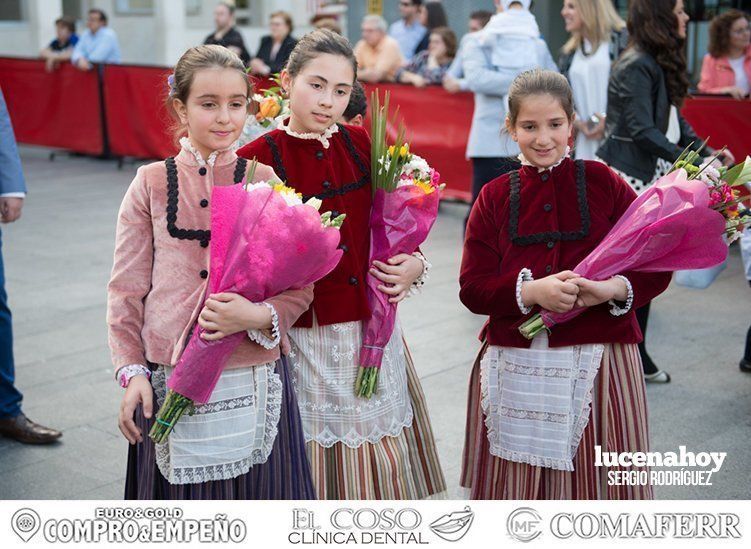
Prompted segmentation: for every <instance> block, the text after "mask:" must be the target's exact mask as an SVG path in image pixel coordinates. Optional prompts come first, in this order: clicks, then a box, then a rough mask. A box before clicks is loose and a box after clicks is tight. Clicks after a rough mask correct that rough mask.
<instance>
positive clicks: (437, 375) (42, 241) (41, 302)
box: [0, 148, 751, 499]
mask: <svg viewBox="0 0 751 549" xmlns="http://www.w3.org/2000/svg"><path fill="white" fill-rule="evenodd" d="M22 157H23V162H24V167H25V171H26V175H27V179H28V183H29V188H30V195H29V197H28V199H27V204H26V207H25V209H24V216H23V218H22V220H21V221H20V222H18V223H16V224H14V225H12V226H8V227H4V228H3V244H4V257H5V268H6V277H7V289H8V292H9V294H10V301H11V307H12V309H13V312H14V318H15V333H16V341H15V348H16V358H17V364H16V371H17V384H18V387H19V388H20V389H21V390H22V391H23V393H24V395H25V398H24V411H25V412H26V413H27V415H29V416H30V417H31V418H32V419H34V420H36V421H38V422H40V423H43V424H46V425H50V426H54V427H57V428H60V429H62V430H63V431H64V436H63V439H62V442H61V443H59V444H56V445H54V446H47V447H33V446H24V445H21V444H18V443H16V442H14V441H11V440H7V439H0V498H3V499H15V498H23V499H27V498H28V499H56V498H59V499H63V498H76V499H77V498H83V499H87V498H91V499H97V498H102V499H108V498H112V499H118V498H121V496H122V491H123V481H124V471H125V456H126V449H127V448H126V447H127V443H126V442H125V439H124V438H123V437H122V436H121V435H120V433H119V431H118V429H117V425H116V416H117V408H118V404H119V399H120V396H121V394H122V390H121V389H120V388H119V387H118V386H117V384H116V383H115V382H114V381H113V379H112V370H111V368H110V364H109V352H108V349H107V339H106V326H105V301H106V292H105V288H106V283H107V280H108V276H109V270H110V267H111V260H112V247H113V238H114V224H115V218H116V214H117V209H118V206H119V204H120V200H121V198H122V196H123V194H124V192H125V189H126V188H127V185H128V183H129V182H130V180H131V178H132V177H133V174H134V173H135V169H136V166H135V165H126V166H125V168H124V169H123V170H122V171H119V170H118V169H117V166H116V164H115V163H114V162H108V161H99V160H92V159H85V158H76V157H59V158H57V159H56V160H55V161H54V162H50V161H49V160H48V158H47V152H46V151H44V150H39V149H31V148H24V149H23V150H22ZM465 211H466V207H464V206H460V205H451V204H448V205H445V206H443V207H442V211H441V216H440V218H439V221H438V223H437V225H436V228H435V230H434V232H433V234H432V235H431V237H430V240H429V242H428V243H427V245H426V246H425V250H426V253H427V255H428V256H429V258H430V260H431V261H432V262H433V265H434V269H433V271H432V273H431V279H430V281H429V283H428V284H427V286H426V288H425V291H424V294H423V295H422V296H421V297H418V298H414V299H411V300H410V301H409V302H407V303H406V304H405V305H404V306H403V307H402V309H401V314H402V317H403V324H404V326H405V330H406V333H407V340H408V341H409V343H410V346H411V349H412V351H413V354H414V357H415V361H416V364H417V368H418V371H419V374H420V377H421V378H422V382H423V387H424V389H425V393H426V395H427V399H428V403H429V407H430V412H431V417H432V420H433V425H434V429H435V432H436V436H437V438H438V447H439V452H440V455H441V459H442V462H443V466H444V470H445V473H446V478H447V480H448V483H449V487H450V492H451V495H452V496H453V497H459V495H460V490H459V487H458V475H459V466H460V460H461V447H462V443H463V433H464V416H465V400H466V388H467V381H468V376H469V371H470V366H471V364H472V361H473V358H474V354H475V352H476V349H477V347H478V343H477V341H476V334H477V332H478V330H479V328H480V326H481V324H482V319H480V318H479V317H476V316H474V315H472V314H471V313H469V312H468V311H467V310H465V309H464V308H463V307H462V306H461V304H460V303H459V300H458V297H457V294H458V283H457V277H458V269H459V261H460V257H461V238H460V233H461V226H462V220H463V218H464V215H465ZM750 311H751V290H749V288H748V285H747V284H746V282H745V280H743V277H742V273H741V268H740V258H739V257H738V252H737V249H733V250H732V257H731V261H730V265H729V267H728V269H727V270H726V271H725V272H724V273H723V274H722V275H721V276H720V278H719V279H718V281H717V282H716V283H715V284H714V285H713V286H712V287H711V288H710V289H709V290H707V291H703V292H697V291H692V290H686V289H682V288H679V287H675V286H673V287H671V288H670V290H668V292H666V293H665V294H664V295H663V296H661V297H660V298H659V299H658V300H657V301H656V302H655V304H654V306H653V316H652V319H651V323H652V324H651V333H650V338H651V349H652V353H653V356H654V358H655V360H656V361H657V362H658V363H659V364H660V365H662V367H663V368H665V369H667V370H668V371H670V373H671V374H672V375H673V380H674V381H673V383H671V384H669V385H665V386H650V387H648V398H649V407H650V418H649V421H650V428H651V435H652V447H653V449H654V450H662V451H670V450H677V449H678V446H679V445H685V446H687V447H688V449H689V450H693V451H697V452H698V451H725V452H728V456H727V459H726V460H725V464H724V466H723V468H722V471H721V472H720V473H719V474H718V475H716V477H715V479H714V485H713V486H711V487H697V488H687V487H662V488H659V489H658V490H657V496H658V497H660V498H675V499H694V498H697V499H698V498H706V499H741V498H744V499H747V498H750V497H751V469H750V468H749V467H748V459H749V457H751V375H748V374H746V375H744V374H742V373H740V372H739V370H738V367H737V362H738V360H739V358H740V354H741V350H742V341H743V337H744V335H745V329H746V328H747V326H748V322H749V317H751V314H749V312H750ZM729 319H740V320H739V321H733V320H729Z"/></svg>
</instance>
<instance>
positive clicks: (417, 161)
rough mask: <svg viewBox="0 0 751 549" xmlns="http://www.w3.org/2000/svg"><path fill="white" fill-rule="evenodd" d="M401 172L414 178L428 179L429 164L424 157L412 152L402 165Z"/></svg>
mask: <svg viewBox="0 0 751 549" xmlns="http://www.w3.org/2000/svg"><path fill="white" fill-rule="evenodd" d="M402 173H403V174H406V175H409V176H410V177H414V178H415V179H427V180H430V165H429V164H428V162H427V161H426V160H425V159H424V158H422V157H420V156H417V155H416V154H413V155H412V158H410V159H409V162H407V163H406V164H404V166H403V167H402Z"/></svg>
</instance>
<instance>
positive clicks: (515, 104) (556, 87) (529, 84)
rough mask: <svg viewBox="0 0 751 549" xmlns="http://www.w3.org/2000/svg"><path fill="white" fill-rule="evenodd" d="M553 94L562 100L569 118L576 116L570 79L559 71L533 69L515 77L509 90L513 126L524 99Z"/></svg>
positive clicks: (510, 118) (509, 117) (510, 122)
mask: <svg viewBox="0 0 751 549" xmlns="http://www.w3.org/2000/svg"><path fill="white" fill-rule="evenodd" d="M544 94H547V95H552V96H553V97H554V98H555V99H557V100H558V101H560V103H561V107H562V108H563V110H564V112H565V113H566V116H567V117H568V119H569V120H572V119H573V118H574V94H573V92H572V91H571V86H570V85H569V83H568V80H567V79H566V77H565V76H563V75H562V74H561V73H559V72H555V71H546V70H543V69H532V70H529V71H524V72H523V73H521V74H520V75H519V76H517V77H516V78H514V81H513V82H512V83H511V87H510V88H509V91H508V114H507V115H506V116H507V118H508V121H509V124H510V125H511V126H515V125H516V120H517V118H518V117H519V110H520V109H521V105H522V101H524V99H526V98H527V97H529V96H531V95H544Z"/></svg>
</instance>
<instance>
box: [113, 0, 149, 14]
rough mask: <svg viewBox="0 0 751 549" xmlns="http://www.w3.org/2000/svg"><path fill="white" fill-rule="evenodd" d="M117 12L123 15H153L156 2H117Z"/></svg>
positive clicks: (128, 0)
mask: <svg viewBox="0 0 751 549" xmlns="http://www.w3.org/2000/svg"><path fill="white" fill-rule="evenodd" d="M116 11H117V13H118V14H121V15H152V14H153V13H154V0H117V4H116Z"/></svg>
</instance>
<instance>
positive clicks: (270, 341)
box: [248, 301, 282, 350]
mask: <svg viewBox="0 0 751 549" xmlns="http://www.w3.org/2000/svg"><path fill="white" fill-rule="evenodd" d="M260 305H265V306H266V307H268V308H269V311H271V338H269V337H268V336H267V335H266V334H264V333H263V331H261V330H248V337H249V338H250V340H251V341H255V342H256V343H258V344H259V345H260V346H261V347H263V348H264V349H269V350H271V349H273V348H274V347H276V346H278V345H279V342H280V341H281V340H282V338H281V335H280V333H279V316H278V315H277V314H276V309H274V306H273V305H271V304H269V303H266V302H265V301H264V302H263V303H261V304H260Z"/></svg>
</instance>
